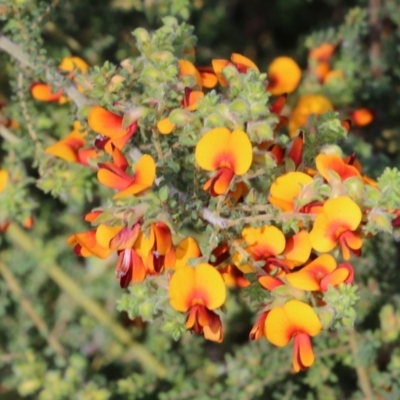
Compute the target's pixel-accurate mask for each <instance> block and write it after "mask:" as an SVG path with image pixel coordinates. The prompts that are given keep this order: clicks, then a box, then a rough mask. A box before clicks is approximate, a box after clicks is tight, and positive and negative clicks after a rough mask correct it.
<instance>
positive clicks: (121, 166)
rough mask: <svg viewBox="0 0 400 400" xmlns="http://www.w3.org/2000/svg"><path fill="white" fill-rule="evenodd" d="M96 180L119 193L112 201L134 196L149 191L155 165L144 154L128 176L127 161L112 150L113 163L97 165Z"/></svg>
mask: <svg viewBox="0 0 400 400" xmlns="http://www.w3.org/2000/svg"><path fill="white" fill-rule="evenodd" d="M98 165H99V171H98V172H97V179H98V180H99V181H100V183H102V184H103V185H105V186H107V187H110V188H113V189H117V190H118V191H119V193H117V194H116V195H114V197H113V199H119V198H121V197H125V196H129V195H134V194H138V193H141V192H143V191H144V190H146V189H149V188H150V187H151V186H152V185H153V182H154V179H155V176H156V164H155V162H154V159H153V157H151V156H150V155H148V154H144V155H142V156H141V157H140V159H139V161H138V162H137V163H136V165H135V166H134V171H133V175H128V174H127V173H126V170H127V168H128V165H129V164H128V161H127V160H126V158H125V156H124V155H123V154H122V152H121V151H120V150H118V149H117V148H114V150H113V162H103V163H99V164H98Z"/></svg>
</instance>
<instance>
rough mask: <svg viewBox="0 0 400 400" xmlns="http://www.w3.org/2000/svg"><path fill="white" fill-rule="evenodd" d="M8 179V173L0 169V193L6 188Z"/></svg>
mask: <svg viewBox="0 0 400 400" xmlns="http://www.w3.org/2000/svg"><path fill="white" fill-rule="evenodd" d="M8 178H9V175H8V172H7V171H6V170H4V169H0V193H1V192H2V191H3V190H4V189H5V188H6V186H7V182H8Z"/></svg>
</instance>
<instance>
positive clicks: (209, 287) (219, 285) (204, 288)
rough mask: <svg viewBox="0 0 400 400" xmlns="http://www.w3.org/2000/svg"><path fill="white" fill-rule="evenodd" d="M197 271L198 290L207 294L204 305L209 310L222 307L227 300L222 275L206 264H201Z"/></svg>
mask: <svg viewBox="0 0 400 400" xmlns="http://www.w3.org/2000/svg"><path fill="white" fill-rule="evenodd" d="M178 271H180V270H178ZM195 271H196V290H197V291H198V292H200V293H202V292H203V293H206V294H207V301H206V302H205V304H204V305H205V306H206V307H207V308H208V309H209V310H214V309H216V308H218V307H221V306H222V304H224V302H225V298H226V287H225V283H224V280H223V278H222V276H221V274H220V273H219V272H218V271H217V270H216V269H215V268H214V267H213V266H212V265H210V264H205V263H203V264H199V265H198V266H197V267H196V269H195Z"/></svg>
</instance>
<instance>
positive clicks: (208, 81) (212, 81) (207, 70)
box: [197, 67, 218, 89]
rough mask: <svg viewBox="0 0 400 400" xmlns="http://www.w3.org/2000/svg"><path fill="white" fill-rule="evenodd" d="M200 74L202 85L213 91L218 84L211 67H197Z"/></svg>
mask: <svg viewBox="0 0 400 400" xmlns="http://www.w3.org/2000/svg"><path fill="white" fill-rule="evenodd" d="M197 70H198V71H199V73H200V77H201V84H202V86H203V87H205V88H207V89H212V88H213V87H215V86H216V84H217V83H218V79H217V76H216V75H215V73H214V70H213V69H212V68H211V67H197Z"/></svg>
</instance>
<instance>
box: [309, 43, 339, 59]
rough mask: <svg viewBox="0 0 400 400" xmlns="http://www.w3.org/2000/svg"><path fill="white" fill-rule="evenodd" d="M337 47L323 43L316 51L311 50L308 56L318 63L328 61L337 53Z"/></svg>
mask: <svg viewBox="0 0 400 400" xmlns="http://www.w3.org/2000/svg"><path fill="white" fill-rule="evenodd" d="M335 49H336V46H335V45H333V44H330V43H321V44H320V45H319V46H318V47H316V48H315V49H312V50H310V53H309V54H308V56H309V57H310V58H313V59H315V60H317V61H328V60H329V59H330V58H331V57H332V55H333V53H334V52H335Z"/></svg>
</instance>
